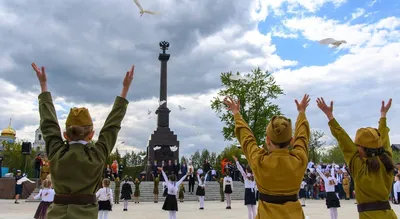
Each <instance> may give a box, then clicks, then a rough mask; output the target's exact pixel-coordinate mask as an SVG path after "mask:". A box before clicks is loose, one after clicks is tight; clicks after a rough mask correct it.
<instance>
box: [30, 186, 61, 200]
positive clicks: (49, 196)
mask: <svg viewBox="0 0 400 219" xmlns="http://www.w3.org/2000/svg"><path fill="white" fill-rule="evenodd" d="M55 194H56V192H54V189H48V188H44V189H41V190H40V191H39V193H38V194H37V195H36V196H35V197H34V199H40V198H42V202H53V200H54V195H55Z"/></svg>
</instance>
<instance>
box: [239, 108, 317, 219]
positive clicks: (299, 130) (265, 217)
mask: <svg viewBox="0 0 400 219" xmlns="http://www.w3.org/2000/svg"><path fill="white" fill-rule="evenodd" d="M234 118H235V122H236V126H235V133H236V136H237V138H238V139H239V142H240V145H241V148H242V150H243V153H244V154H245V156H246V159H247V160H248V161H249V164H250V166H251V168H252V170H253V174H254V176H255V178H256V179H257V180H256V183H257V188H258V190H259V192H260V197H259V204H258V214H257V216H256V218H257V219H302V218H305V216H304V212H303V209H302V207H301V204H300V202H299V201H298V200H297V194H298V192H299V190H300V184H301V181H302V180H303V177H304V172H305V171H306V167H307V163H308V142H309V138H310V127H309V124H308V121H307V119H306V115H305V113H299V115H298V118H297V122H296V127H295V134H294V143H293V149H292V150H289V149H288V148H284V149H275V150H273V151H271V152H267V151H266V150H265V149H261V148H259V147H258V145H257V142H256V139H255V138H254V135H253V133H252V131H251V129H250V128H249V127H248V125H247V124H246V122H245V121H244V120H243V118H242V116H241V115H240V114H235V116H234ZM289 126H290V127H289ZM287 129H290V130H286V131H285V132H284V133H283V132H282V130H276V129H275V128H272V129H269V128H267V135H268V136H269V132H271V131H272V132H276V131H278V132H279V133H283V134H282V135H285V136H284V137H285V139H286V138H288V140H290V138H291V137H292V133H291V132H292V131H291V129H292V127H291V125H288V126H287ZM274 137H277V138H279V136H278V134H276V136H274ZM274 139H275V138H272V140H274ZM286 141H287V140H286ZM274 142H276V143H281V142H277V141H276V140H274ZM288 173H290V174H288ZM261 194H265V195H268V196H275V197H277V196H290V197H295V198H296V201H287V202H284V203H281V204H276V203H271V202H266V201H262V199H261V196H262V195H261Z"/></svg>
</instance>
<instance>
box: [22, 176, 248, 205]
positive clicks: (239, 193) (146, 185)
mask: <svg viewBox="0 0 400 219" xmlns="http://www.w3.org/2000/svg"><path fill="white" fill-rule="evenodd" d="M130 184H131V186H132V191H133V192H134V191H135V186H134V184H133V183H132V182H130ZM183 184H184V185H185V190H186V193H185V199H184V200H185V201H197V200H198V197H197V196H196V189H197V182H196V184H195V186H194V192H193V194H189V185H188V182H187V181H184V182H183ZM110 188H111V189H112V190H113V191H115V183H114V182H111V185H110ZM153 188H154V183H153V182H142V183H141V184H140V199H139V201H140V202H153V201H154V195H153ZM158 191H159V201H160V202H161V201H164V197H162V193H163V187H162V182H161V183H160V184H159V186H158ZM38 193H39V189H36V190H35V191H34V192H33V193H32V194H31V196H30V198H31V197H32V198H33V197H34V196H35V195H36V194H38ZM231 198H232V200H243V199H244V184H243V183H241V182H234V183H233V193H232V194H231ZM205 200H206V201H218V200H221V195H220V186H219V184H218V183H217V182H215V181H211V182H207V183H206V196H205ZM26 201H27V202H40V200H32V199H27V200H26ZM130 202H134V199H132V200H130Z"/></svg>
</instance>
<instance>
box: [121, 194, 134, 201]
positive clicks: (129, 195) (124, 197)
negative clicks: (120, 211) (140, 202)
mask: <svg viewBox="0 0 400 219" xmlns="http://www.w3.org/2000/svg"><path fill="white" fill-rule="evenodd" d="M121 199H123V200H131V199H132V197H131V194H129V193H121Z"/></svg>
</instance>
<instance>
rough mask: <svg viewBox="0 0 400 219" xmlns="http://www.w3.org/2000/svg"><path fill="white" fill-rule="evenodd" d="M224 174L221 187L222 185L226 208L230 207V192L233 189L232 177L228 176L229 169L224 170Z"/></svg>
mask: <svg viewBox="0 0 400 219" xmlns="http://www.w3.org/2000/svg"><path fill="white" fill-rule="evenodd" d="M225 174H226V176H225V177H224V182H223V187H224V193H225V197H226V209H232V207H231V202H232V200H231V194H232V191H233V182H232V181H233V180H232V177H230V176H229V171H228V170H226V171H225Z"/></svg>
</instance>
